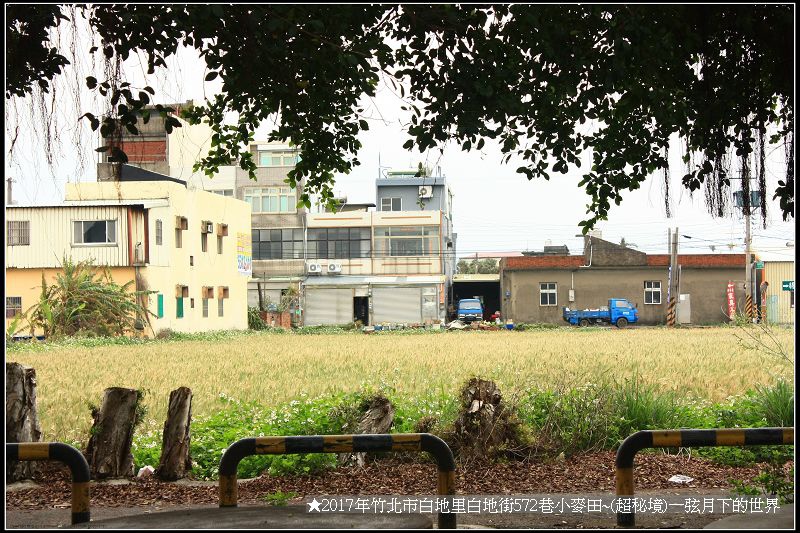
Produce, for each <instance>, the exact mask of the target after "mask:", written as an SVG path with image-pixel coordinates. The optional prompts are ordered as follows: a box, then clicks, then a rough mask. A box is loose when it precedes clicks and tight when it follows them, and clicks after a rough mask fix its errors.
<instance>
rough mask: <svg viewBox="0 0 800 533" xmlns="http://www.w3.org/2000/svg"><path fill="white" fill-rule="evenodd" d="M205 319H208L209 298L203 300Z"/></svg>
mask: <svg viewBox="0 0 800 533" xmlns="http://www.w3.org/2000/svg"><path fill="white" fill-rule="evenodd" d="M203 318H208V298H203Z"/></svg>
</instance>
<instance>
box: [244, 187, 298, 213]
mask: <svg viewBox="0 0 800 533" xmlns="http://www.w3.org/2000/svg"><path fill="white" fill-rule="evenodd" d="M244 201H245V202H247V203H249V204H250V209H251V210H252V211H253V213H296V212H297V196H296V194H295V191H294V190H293V189H292V188H291V187H264V188H249V189H245V191H244Z"/></svg>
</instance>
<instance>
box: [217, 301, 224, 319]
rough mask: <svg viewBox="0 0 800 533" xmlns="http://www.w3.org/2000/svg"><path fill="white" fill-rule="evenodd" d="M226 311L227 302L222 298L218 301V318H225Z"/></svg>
mask: <svg viewBox="0 0 800 533" xmlns="http://www.w3.org/2000/svg"><path fill="white" fill-rule="evenodd" d="M224 309H225V300H223V299H222V298H220V299H218V300H217V316H223V314H224V313H223V311H224Z"/></svg>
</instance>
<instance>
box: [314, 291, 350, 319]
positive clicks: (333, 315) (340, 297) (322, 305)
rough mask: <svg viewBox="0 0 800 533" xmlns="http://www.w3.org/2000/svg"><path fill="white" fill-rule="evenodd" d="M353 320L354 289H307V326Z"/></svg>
mask: <svg viewBox="0 0 800 533" xmlns="http://www.w3.org/2000/svg"><path fill="white" fill-rule="evenodd" d="M351 322H353V289H306V318H305V325H306V326H322V325H339V324H350V323H351Z"/></svg>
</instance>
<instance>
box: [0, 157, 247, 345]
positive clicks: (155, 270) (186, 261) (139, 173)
mask: <svg viewBox="0 0 800 533" xmlns="http://www.w3.org/2000/svg"><path fill="white" fill-rule="evenodd" d="M6 220H7V222H6V224H7V241H6V328H8V325H9V322H10V320H12V319H13V317H14V315H16V314H18V313H20V312H24V311H26V310H27V309H29V308H30V307H31V306H32V305H33V304H34V303H35V301H36V300H37V299H38V296H39V293H40V291H41V279H42V274H43V273H44V276H45V279H46V280H47V281H48V282H49V281H50V280H52V279H54V277H55V274H56V273H57V272H58V271H59V269H60V265H61V261H62V259H63V258H64V257H71V258H72V259H73V260H74V261H80V260H84V259H89V258H92V259H94V264H95V265H97V266H108V267H110V268H111V272H112V276H113V278H114V281H115V282H117V283H119V284H124V283H126V282H128V281H131V280H133V281H134V282H135V287H136V290H146V291H151V294H150V295H149V296H148V307H149V309H150V310H151V311H152V312H153V315H152V316H149V317H148V318H149V320H148V324H147V325H146V328H145V333H146V334H148V335H154V334H157V333H158V332H159V331H160V330H162V329H171V330H174V331H182V332H197V331H209V330H221V329H246V328H247V282H248V280H249V278H250V276H251V268H252V267H251V265H252V262H251V254H250V210H249V208H248V206H247V204H246V203H245V202H242V201H240V200H236V199H234V198H230V197H225V196H221V195H219V194H212V193H209V192H206V191H201V190H188V189H187V188H186V184H185V183H183V182H181V181H179V180H176V179H171V178H168V177H165V176H161V175H159V174H155V173H152V172H148V171H144V170H141V169H136V168H133V167H127V166H123V172H122V181H120V182H97V183H95V182H92V183H78V184H69V185H67V190H66V201H65V202H64V203H63V204H59V205H54V206H28V207H26V206H9V207H7V208H6Z"/></svg>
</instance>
